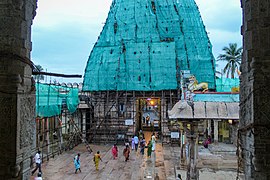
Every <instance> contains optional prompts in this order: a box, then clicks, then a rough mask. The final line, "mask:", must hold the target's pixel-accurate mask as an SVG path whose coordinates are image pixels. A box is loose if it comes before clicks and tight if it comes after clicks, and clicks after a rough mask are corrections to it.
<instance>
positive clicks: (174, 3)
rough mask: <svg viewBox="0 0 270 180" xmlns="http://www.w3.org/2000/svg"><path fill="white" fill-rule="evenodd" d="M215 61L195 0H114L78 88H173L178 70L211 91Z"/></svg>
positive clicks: (145, 89)
mask: <svg viewBox="0 0 270 180" xmlns="http://www.w3.org/2000/svg"><path fill="white" fill-rule="evenodd" d="M214 61H215V60H214V57H213V55H212V46H211V43H210V41H209V38H208V36H207V33H206V31H205V27H204V25H203V22H202V19H201V17H200V13H199V10H198V7H197V5H196V3H195V2H194V0H166V1H164V0H132V1H130V0H114V1H113V2H112V5H111V9H110V12H109V14H108V18H107V20H106V24H105V26H104V27H103V30H102V32H101V34H100V36H99V39H98V41H97V43H96V44H95V46H94V48H93V49H92V52H91V54H90V57H89V59H88V62H87V66H86V69H85V74H84V83H83V84H84V86H83V90H84V91H102V90H142V91H148V90H149V91H150V90H157V91H158V90H168V89H177V88H179V86H180V71H181V70H190V71H191V73H192V74H194V75H195V76H196V78H197V80H198V81H199V82H208V83H209V88H210V89H215V66H214V65H215V62H214Z"/></svg>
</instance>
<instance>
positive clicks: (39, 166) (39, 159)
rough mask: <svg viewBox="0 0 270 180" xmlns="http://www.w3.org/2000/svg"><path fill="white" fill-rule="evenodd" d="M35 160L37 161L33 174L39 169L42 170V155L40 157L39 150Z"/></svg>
mask: <svg viewBox="0 0 270 180" xmlns="http://www.w3.org/2000/svg"><path fill="white" fill-rule="evenodd" d="M34 161H35V163H36V168H35V169H34V170H33V171H32V175H33V174H34V173H35V172H36V170H37V169H38V172H40V173H42V172H41V157H40V151H38V152H37V153H36V155H35V157H34Z"/></svg>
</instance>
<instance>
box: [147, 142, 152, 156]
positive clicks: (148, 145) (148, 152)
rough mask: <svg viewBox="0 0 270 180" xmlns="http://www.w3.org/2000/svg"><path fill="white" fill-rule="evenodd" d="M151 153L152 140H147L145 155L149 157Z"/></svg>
mask: <svg viewBox="0 0 270 180" xmlns="http://www.w3.org/2000/svg"><path fill="white" fill-rule="evenodd" d="M151 153H152V142H151V141H149V142H148V144H147V157H151Z"/></svg>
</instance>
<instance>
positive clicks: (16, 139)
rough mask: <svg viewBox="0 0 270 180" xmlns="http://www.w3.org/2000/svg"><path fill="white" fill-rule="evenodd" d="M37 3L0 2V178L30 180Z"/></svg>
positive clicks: (12, 0) (33, 118) (30, 0)
mask: <svg viewBox="0 0 270 180" xmlns="http://www.w3.org/2000/svg"><path fill="white" fill-rule="evenodd" d="M35 10H36V0H16V1H15V0H1V1H0V144H1V146H0V179H29V174H30V173H29V170H30V161H31V158H30V157H31V155H32V152H33V150H34V148H35V144H34V142H35V136H34V134H35V89H34V84H33V82H32V79H31V75H32V69H31V66H30V65H31V61H30V52H31V46H32V45H31V40H30V39H31V25H32V19H33V18H34V16H35Z"/></svg>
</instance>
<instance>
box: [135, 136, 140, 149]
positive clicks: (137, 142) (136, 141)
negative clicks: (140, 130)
mask: <svg viewBox="0 0 270 180" xmlns="http://www.w3.org/2000/svg"><path fill="white" fill-rule="evenodd" d="M134 144H135V151H136V152H137V150H138V144H139V138H138V136H137V135H135V136H134Z"/></svg>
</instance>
